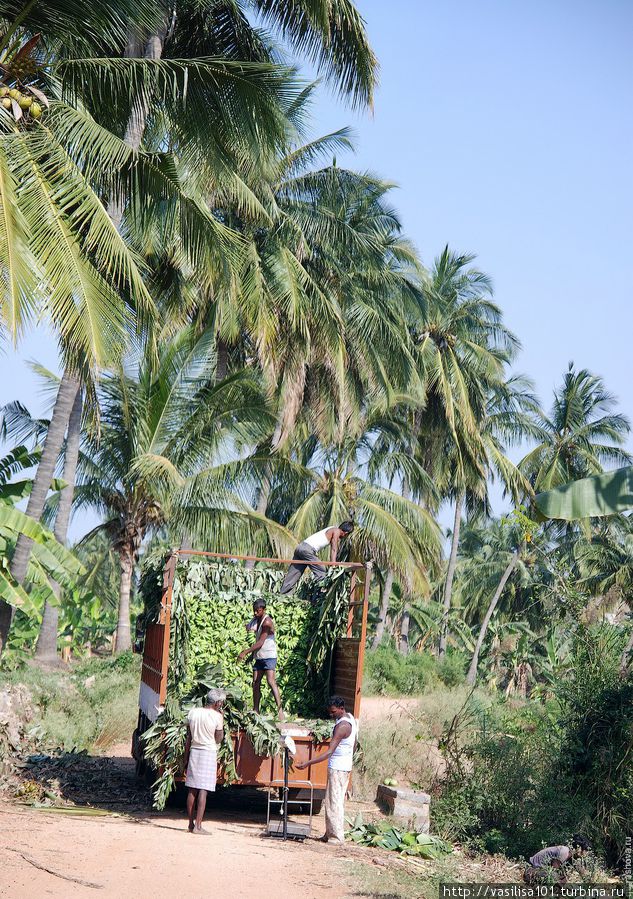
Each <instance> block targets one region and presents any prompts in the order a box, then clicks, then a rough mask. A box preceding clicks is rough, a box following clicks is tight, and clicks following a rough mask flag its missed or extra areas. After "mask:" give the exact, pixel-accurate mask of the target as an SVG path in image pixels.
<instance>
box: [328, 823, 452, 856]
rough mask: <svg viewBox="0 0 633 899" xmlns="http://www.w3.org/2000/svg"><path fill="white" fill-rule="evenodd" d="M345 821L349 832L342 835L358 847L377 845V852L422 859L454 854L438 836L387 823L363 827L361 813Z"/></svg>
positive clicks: (448, 845)
mask: <svg viewBox="0 0 633 899" xmlns="http://www.w3.org/2000/svg"><path fill="white" fill-rule="evenodd" d="M346 821H347V824H348V825H349V830H347V831H346V832H345V836H346V837H347V839H348V840H352V841H353V842H354V843H357V844H358V845H359V846H377V847H379V848H380V849H388V850H390V851H392V852H399V853H400V854H401V855H412V856H416V857H417V858H424V859H437V858H441V857H442V856H443V855H448V853H450V852H452V851H453V849H452V847H451V846H450V844H449V843H446V842H445V841H444V840H441V839H440V838H439V837H436V836H433V835H431V834H428V833H417V832H416V831H415V830H405V829H404V828H402V827H399V826H398V825H395V824H393V823H392V822H390V821H380V822H378V823H377V824H365V823H364V822H363V816H362V815H360V814H359V815H357V816H356V818H355V819H353V820H352V819H351V818H346Z"/></svg>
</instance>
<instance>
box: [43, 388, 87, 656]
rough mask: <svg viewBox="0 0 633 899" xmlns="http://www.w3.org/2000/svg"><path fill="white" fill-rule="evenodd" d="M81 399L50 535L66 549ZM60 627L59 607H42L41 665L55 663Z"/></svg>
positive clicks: (73, 417) (77, 403) (72, 421)
mask: <svg viewBox="0 0 633 899" xmlns="http://www.w3.org/2000/svg"><path fill="white" fill-rule="evenodd" d="M82 408H83V404H82V395H81V390H78V391H77V396H76V397H75V402H74V403H73V408H72V412H71V413H70V421H69V422H68V434H67V436H66V452H65V454H64V473H63V475H62V478H63V480H64V481H65V483H66V486H65V487H63V488H62V490H61V493H60V496H59V508H58V509H57V516H56V518H55V528H54V530H53V533H54V535H55V539H56V540H57V541H58V542H59V543H61V544H62V546H66V543H67V540H68V525H69V523H70V513H71V510H72V505H73V494H74V492H75V478H76V474H77V462H78V460H79V445H80V443H81V413H82ZM51 587H52V589H53V593H54V594H55V596H56V597H57V599H58V600H59V597H60V594H61V589H60V586H59V584H58V583H57V581H55V580H53V579H51ZM58 623H59V606H58V605H53V604H52V603H50V602H49V601H48V600H46V603H45V605H44V615H43V617H42V626H41V627H40V633H39V637H38V638H37V646H36V647H35V658H36V659H39V660H40V661H44V662H54V661H56V659H57V630H58Z"/></svg>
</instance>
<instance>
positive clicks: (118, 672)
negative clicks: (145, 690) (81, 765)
mask: <svg viewBox="0 0 633 899" xmlns="http://www.w3.org/2000/svg"><path fill="white" fill-rule="evenodd" d="M119 658H120V659H121V661H120V660H119ZM119 658H111V659H91V660H90V661H89V662H83V663H81V664H80V665H77V666H73V667H72V668H70V669H69V670H68V671H52V672H51V671H43V670H41V669H39V668H36V667H32V666H29V665H24V666H22V667H21V668H20V669H18V670H16V671H12V672H10V673H2V674H0V689H1V688H2V686H3V684H24V685H25V686H26V687H27V688H28V689H29V691H30V693H31V695H32V697H33V706H34V709H35V718H34V720H33V722H32V724H31V727H33V728H36V729H37V733H38V738H37V739H38V744H39V747H40V748H41V750H42V751H48V750H53V749H62V750H65V751H70V750H72V749H78V750H82V749H85V750H88V751H93V750H95V749H98V750H104V749H106V748H107V747H108V746H111V745H112V744H114V743H118V742H127V741H129V740H131V737H132V731H133V730H134V727H135V726H136V719H137V715H138V685H139V676H140V670H139V669H140V660H139V659H138V657H135V656H132V654H131V653H129V654H127V653H125V654H123V655H122V656H121V657H119Z"/></svg>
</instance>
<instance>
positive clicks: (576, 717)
mask: <svg viewBox="0 0 633 899" xmlns="http://www.w3.org/2000/svg"><path fill="white" fill-rule="evenodd" d="M623 640H624V635H623V634H622V633H621V632H620V631H618V630H617V629H615V628H612V627H611V626H608V625H601V626H600V627H596V628H593V629H588V628H586V627H584V626H583V627H580V628H579V629H578V632H577V634H576V637H575V639H574V644H573V646H572V650H571V659H570V661H571V664H570V667H569V670H568V672H567V675H566V676H565V677H562V676H561V677H560V678H559V679H558V682H557V683H555V684H554V685H553V687H552V693H553V696H554V701H553V702H551V703H549V704H548V705H546V706H542V705H536V704H529V705H525V706H521V707H519V708H516V707H512V706H510V705H499V706H498V707H497V710H496V712H495V710H494V709H493V713H492V714H491V711H490V710H486V711H482V710H481V709H478V708H477V707H476V706H474V705H473V704H472V703H471V704H467V705H466V706H465V707H464V709H463V710H462V711H461V712H460V713H459V714H458V715H457V716H455V718H454V719H453V721H452V722H451V725H450V726H449V727H448V728H447V730H446V732H445V734H444V737H443V740H442V743H441V745H442V748H443V752H444V755H445V758H446V761H447V766H448V770H447V776H446V779H445V781H444V783H443V784H442V785H441V786H440V787H439V788H438V791H437V796H436V797H435V800H434V804H433V814H434V821H435V825H436V827H437V828H438V829H439V831H440V832H441V833H444V834H445V835H446V836H448V837H450V838H457V839H460V840H466V841H468V842H470V843H471V844H472V845H474V846H476V847H479V848H482V849H485V850H487V851H493V850H495V851H498V850H502V851H504V852H506V853H508V854H510V855H512V856H525V855H526V854H529V853H532V852H533V851H534V850H535V849H538V848H539V847H540V846H543V845H551V844H554V843H560V842H564V841H565V840H566V839H568V838H569V836H570V835H571V834H572V833H573V832H582V833H585V834H586V835H587V836H588V837H589V839H590V840H591V841H592V842H593V843H594V845H595V846H596V847H597V848H598V849H599V850H600V851H601V852H602V853H604V855H605V858H606V860H607V862H608V863H609V864H612V865H615V864H617V863H619V862H621V859H622V857H623V853H624V846H625V839H626V835H627V834H630V833H631V830H632V829H633V813H632V811H631V810H632V809H633V804H632V802H631V799H632V798H633V682H632V681H631V679H630V677H629V678H623V677H622V675H621V674H620V672H619V658H620V653H621V650H622V644H623Z"/></svg>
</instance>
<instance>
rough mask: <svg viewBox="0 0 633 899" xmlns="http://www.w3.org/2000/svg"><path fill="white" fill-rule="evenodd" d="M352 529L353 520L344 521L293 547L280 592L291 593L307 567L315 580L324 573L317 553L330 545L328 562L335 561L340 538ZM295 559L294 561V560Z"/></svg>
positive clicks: (322, 576)
mask: <svg viewBox="0 0 633 899" xmlns="http://www.w3.org/2000/svg"><path fill="white" fill-rule="evenodd" d="M353 530H354V522H353V521H344V522H343V523H342V524H340V525H339V526H338V527H336V526H334V527H329V528H323V530H322V531H317V532H316V534H311V535H310V536H309V537H306V539H305V540H303V541H302V542H301V543H300V544H299V546H298V547H297V548H296V549H295V551H294V555H293V557H292V559H293V564H292V565H291V566H290V568H289V569H288V571H287V573H286V576H285V578H284V582H283V584H282V585H281V593H282V594H283V593H291V592H292V590H294V588H295V587H296V586H297V584H298V583H299V581H300V580H301V576H302V575H303V572H304V571H305V570H306V568H307V567H309V568H310V570H311V571H312V574H313V575H314V577H315V578H317V580H321V578H324V577H325V575H326V573H327V572H326V568H325V565H321V560H320V559H319V556H318V553H320V552H321V550H322V549H325V547H326V546H329V547H330V562H336V556H337V553H338V547H339V543H340V541H341V540H345V539H346V537H348V536H349V535H350V534H351V533H352V531H353ZM295 559H296V562H295Z"/></svg>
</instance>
